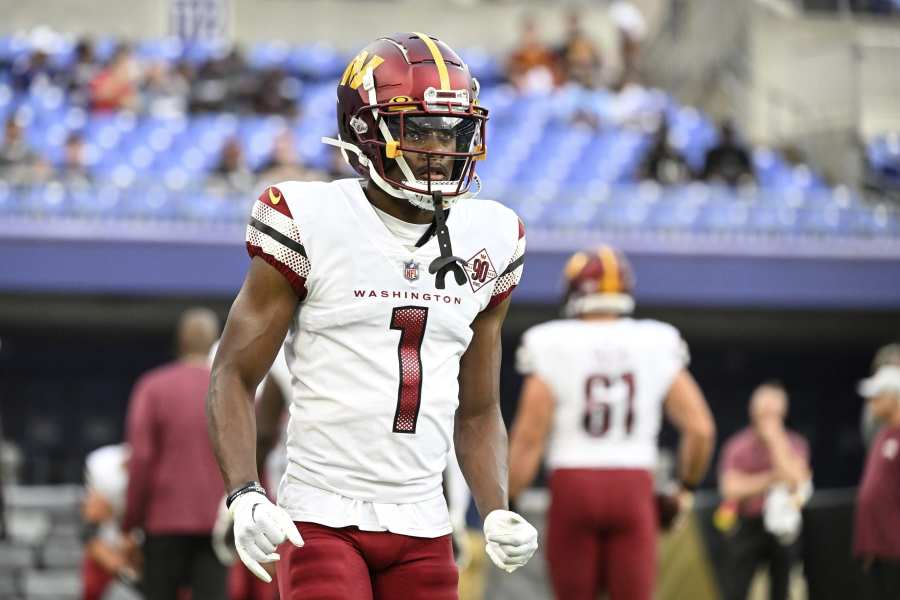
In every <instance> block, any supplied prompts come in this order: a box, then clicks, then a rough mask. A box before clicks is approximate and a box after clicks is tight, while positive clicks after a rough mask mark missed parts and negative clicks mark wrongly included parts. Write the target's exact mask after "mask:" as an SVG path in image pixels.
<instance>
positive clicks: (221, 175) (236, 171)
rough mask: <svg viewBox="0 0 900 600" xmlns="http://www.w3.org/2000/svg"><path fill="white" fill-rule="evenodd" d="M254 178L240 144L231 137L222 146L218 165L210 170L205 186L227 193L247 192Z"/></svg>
mask: <svg viewBox="0 0 900 600" xmlns="http://www.w3.org/2000/svg"><path fill="white" fill-rule="evenodd" d="M255 181H256V177H255V176H254V175H253V171H251V170H250V167H248V166H247V162H246V160H245V159H244V149H243V147H241V142H240V141H239V140H238V139H237V138H235V137H231V138H228V139H227V140H226V141H225V145H224V146H222V152H221V154H220V157H219V164H217V165H216V168H215V169H213V170H212V172H211V173H210V175H209V178H208V180H207V185H209V186H210V187H213V188H224V189H225V190H226V191H229V192H237V193H242V192H247V191H249V190H250V189H252V187H253V184H254V182H255Z"/></svg>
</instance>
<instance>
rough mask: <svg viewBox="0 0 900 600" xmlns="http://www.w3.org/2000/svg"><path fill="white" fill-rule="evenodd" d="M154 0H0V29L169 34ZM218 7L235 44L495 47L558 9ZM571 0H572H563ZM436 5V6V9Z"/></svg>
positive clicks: (427, 1)
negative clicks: (384, 42)
mask: <svg viewBox="0 0 900 600" xmlns="http://www.w3.org/2000/svg"><path fill="white" fill-rule="evenodd" d="M633 2H634V4H635V5H636V6H638V7H639V8H640V9H641V11H642V13H643V14H644V15H645V17H646V19H647V23H648V26H649V29H650V30H651V31H652V30H654V29H655V28H656V26H657V24H658V23H659V22H660V21H661V20H662V18H663V16H664V13H665V11H666V10H667V9H666V8H665V4H666V3H664V2H659V1H658V0H633ZM175 4H176V2H175V1H174V0H173V1H171V2H165V1H161V0H155V1H151V0H135V1H134V2H117V1H116V0H60V1H54V0H34V1H31V2H18V1H15V0H2V1H0V11H2V14H3V17H4V18H3V19H2V21H0V33H13V32H17V31H27V30H30V29H32V28H33V27H35V26H38V25H47V26H49V27H52V28H54V29H56V30H59V31H62V32H69V33H75V34H91V35H94V36H98V37H99V36H108V35H121V36H126V37H129V38H133V39H142V38H148V37H161V36H164V35H167V34H169V33H172V31H171V29H172V27H173V22H172V20H171V18H170V17H171V15H170V12H169V10H170V6H172V5H175ZM207 4H208V5H210V7H211V8H209V9H208V10H209V11H215V10H216V8H212V7H214V6H216V5H222V6H224V12H225V18H224V19H222V21H223V22H224V23H225V24H226V25H225V29H226V32H225V33H226V35H227V36H228V37H230V38H232V39H234V40H236V41H238V42H241V43H251V42H259V41H269V40H283V41H287V42H291V43H314V42H325V43H328V44H330V45H334V46H336V47H338V48H340V49H342V50H347V51H352V50H355V49H357V48H358V47H359V45H360V44H361V43H364V42H365V41H367V40H369V39H371V38H373V37H375V36H378V35H383V34H388V33H391V32H394V31H417V30H421V29H426V30H428V32H429V33H431V34H434V35H437V36H439V37H442V38H444V39H447V40H451V41H452V42H453V45H454V46H458V47H479V48H481V49H483V50H486V51H489V52H503V51H505V50H507V49H508V48H509V47H510V46H512V45H513V44H514V43H515V41H516V40H517V38H518V34H519V22H520V19H521V17H522V16H523V15H525V14H530V15H533V16H535V17H536V18H537V20H538V23H539V24H540V26H541V29H542V30H543V32H544V33H545V35H546V37H547V39H548V40H553V39H560V38H561V36H562V32H563V27H564V25H565V19H564V17H565V14H564V13H562V12H561V11H560V5H559V4H558V3H555V2H536V1H533V0H532V1H526V2H516V3H513V4H510V3H493V2H442V1H439V0H422V1H416V2H413V1H398V2H366V1H364V0H341V1H334V0H231V1H229V0H222V1H218V0H209V1H208V2H207ZM571 4H572V5H575V4H576V3H571ZM578 6H579V7H580V11H581V13H582V16H583V26H584V29H585V30H586V31H587V32H588V33H590V34H591V35H593V36H595V37H597V38H598V39H601V40H609V39H610V38H611V37H612V36H613V32H612V30H611V29H610V26H609V23H608V19H607V18H606V14H607V5H606V3H591V4H584V3H578ZM438 9H440V13H439V16H438V13H437V12H436V11H437V10H438Z"/></svg>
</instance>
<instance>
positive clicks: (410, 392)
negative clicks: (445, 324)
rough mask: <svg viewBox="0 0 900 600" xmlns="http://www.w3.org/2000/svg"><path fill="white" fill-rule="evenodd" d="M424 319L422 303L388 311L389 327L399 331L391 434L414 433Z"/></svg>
mask: <svg viewBox="0 0 900 600" xmlns="http://www.w3.org/2000/svg"><path fill="white" fill-rule="evenodd" d="M427 321H428V309H427V308H424V307H422V306H398V307H396V308H395V309H394V310H393V312H391V329H396V330H399V331H400V341H399V343H398V344H397V362H399V364H400V385H399V389H398V390H397V412H396V413H395V414H394V433H415V432H416V422H417V421H418V420H419V404H420V403H421V402H422V341H423V340H424V339H425V324H426V323H427Z"/></svg>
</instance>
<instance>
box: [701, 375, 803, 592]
mask: <svg viewBox="0 0 900 600" xmlns="http://www.w3.org/2000/svg"><path fill="white" fill-rule="evenodd" d="M787 412H788V395H787V391H786V390H785V389H784V386H782V385H781V384H780V383H778V382H775V381H771V382H766V383H763V384H761V385H760V386H759V387H757V388H756V390H754V392H753V395H752V397H751V399H750V421H751V424H750V426H749V427H746V428H744V429H743V430H741V431H739V432H737V433H735V434H734V435H732V436H731V437H730V438H729V439H728V441H727V442H726V444H725V446H724V447H723V449H722V454H721V458H720V462H719V493H720V494H721V496H722V498H723V500H724V502H723V505H722V507H720V509H719V514H717V517H716V518H717V520H718V522H719V524H720V528H721V529H724V530H725V532H726V534H727V536H726V551H727V553H726V565H727V569H726V570H725V574H726V580H725V581H724V582H723V583H724V588H725V589H724V590H723V592H724V593H723V597H724V598H725V600H745V598H746V596H747V591H748V589H749V588H750V583H751V582H752V580H753V576H754V574H755V573H756V570H757V568H758V567H759V566H760V565H766V566H768V570H769V598H770V599H771V600H786V599H787V597H788V588H789V580H790V573H791V568H792V566H793V563H794V561H795V560H796V558H797V556H798V551H799V547H798V546H799V543H798V539H799V536H800V528H801V522H800V509H801V508H802V506H803V505H804V504H805V503H806V501H807V500H808V499H809V496H810V494H811V493H812V487H811V482H812V471H811V470H810V467H809V444H808V443H807V441H806V439H805V438H804V437H803V436H801V435H800V434H799V433H797V432H795V431H791V430H789V429H787V428H786V427H785V425H784V421H785V418H786V417H787ZM725 513H728V515H733V517H726V516H725Z"/></svg>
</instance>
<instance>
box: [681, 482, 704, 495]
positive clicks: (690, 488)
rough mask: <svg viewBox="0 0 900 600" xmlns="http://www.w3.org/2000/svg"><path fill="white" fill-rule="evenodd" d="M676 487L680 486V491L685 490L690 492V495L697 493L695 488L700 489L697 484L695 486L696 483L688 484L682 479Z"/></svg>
mask: <svg viewBox="0 0 900 600" xmlns="http://www.w3.org/2000/svg"><path fill="white" fill-rule="evenodd" d="M678 485H680V486H681V487H682V489H685V490H687V491H689V492H691V493H692V494H693V493H694V492H696V491H697V488H698V487H700V485H699V484H697V483H688V482H687V481H685V480H684V479H681V480H679V481H678Z"/></svg>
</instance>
